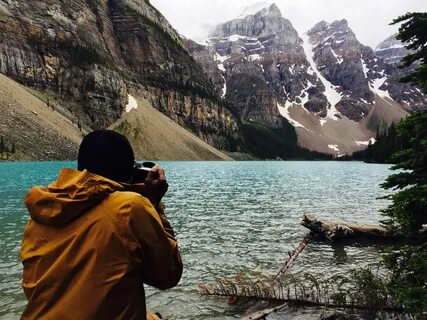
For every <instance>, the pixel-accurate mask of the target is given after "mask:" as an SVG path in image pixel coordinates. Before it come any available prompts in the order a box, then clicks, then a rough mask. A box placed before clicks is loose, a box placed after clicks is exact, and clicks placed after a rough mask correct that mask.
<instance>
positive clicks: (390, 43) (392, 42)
mask: <svg viewBox="0 0 427 320" xmlns="http://www.w3.org/2000/svg"><path fill="white" fill-rule="evenodd" d="M396 36H397V34H394V35H392V36H390V37H388V38H387V39H385V40H384V41H382V42H381V43H379V44H378V45H377V47H376V48H375V56H376V57H378V58H380V59H382V60H383V61H384V62H385V63H388V64H392V65H398V64H399V63H400V61H401V60H402V58H403V57H405V56H406V55H408V54H409V53H411V51H409V50H408V49H406V48H405V46H404V45H403V43H402V42H401V41H400V40H397V39H396Z"/></svg>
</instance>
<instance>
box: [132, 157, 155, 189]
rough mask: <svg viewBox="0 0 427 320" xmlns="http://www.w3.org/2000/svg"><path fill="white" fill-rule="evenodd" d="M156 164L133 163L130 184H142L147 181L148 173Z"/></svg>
mask: <svg viewBox="0 0 427 320" xmlns="http://www.w3.org/2000/svg"><path fill="white" fill-rule="evenodd" d="M155 165H156V164H155V163H154V162H149V161H147V162H143V163H139V162H135V165H134V167H133V176H132V184H136V183H144V181H145V179H147V176H148V173H149V172H150V171H151V168H153V167H154V166H155Z"/></svg>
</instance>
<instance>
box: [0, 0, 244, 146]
mask: <svg viewBox="0 0 427 320" xmlns="http://www.w3.org/2000/svg"><path fill="white" fill-rule="evenodd" d="M0 72H1V73H3V74H5V75H7V76H9V77H11V78H13V79H14V80H16V81H18V82H20V83H22V84H25V85H27V86H30V87H34V88H37V89H41V90H43V91H48V92H51V93H52V94H53V95H55V96H56V97H58V98H59V99H61V100H62V101H64V104H65V105H66V106H67V107H68V109H69V110H70V111H71V112H72V114H73V116H74V117H77V118H78V119H79V121H80V122H81V123H83V124H85V125H87V126H88V127H90V128H91V129H97V128H104V127H108V126H109V125H111V124H112V123H114V122H115V121H116V120H118V119H120V118H121V117H122V115H123V113H124V109H125V106H126V104H127V103H128V94H129V87H131V86H133V85H134V84H136V83H137V84H138V88H139V90H140V91H141V92H142V94H144V95H146V96H147V97H149V98H150V100H151V102H152V103H153V105H154V106H155V107H157V108H158V109H159V110H161V111H162V112H164V113H165V114H167V115H168V116H170V117H171V118H172V119H174V120H175V121H176V122H177V123H179V124H181V125H184V126H185V127H187V128H189V129H190V130H192V131H193V132H195V133H196V134H197V135H198V136H199V137H201V138H203V139H205V140H206V141H209V142H210V143H212V144H213V145H215V146H217V147H220V148H225V149H233V148H234V147H235V144H234V141H236V140H237V139H238V135H239V133H238V123H237V121H236V119H235V118H234V117H233V115H232V114H231V113H230V111H228V110H227V109H226V108H224V107H223V106H222V102H221V101H220V98H219V96H218V95H217V94H216V92H215V88H214V85H213V84H212V82H211V81H210V80H209V79H208V78H207V77H206V75H205V74H204V72H203V70H202V69H201V67H200V66H199V65H198V64H197V63H196V62H195V61H194V59H193V58H192V57H191V56H189V54H188V52H187V51H186V49H185V48H184V46H183V42H182V40H181V38H180V37H179V35H178V34H177V33H176V31H175V30H174V29H173V28H172V27H171V26H170V24H169V23H168V22H167V21H166V19H165V18H164V17H163V16H162V15H161V13H160V12H158V11H157V10H156V9H155V8H154V7H153V6H152V5H151V4H150V3H149V1H148V0H145V1H143V0H73V1H68V2H64V1H60V0H51V1H39V0H36V1H33V0H31V1H30V0H25V1H14V0H11V1H3V2H0Z"/></svg>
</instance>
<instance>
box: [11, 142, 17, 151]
mask: <svg viewBox="0 0 427 320" xmlns="http://www.w3.org/2000/svg"><path fill="white" fill-rule="evenodd" d="M10 153H12V154H15V153H16V148H15V142H14V141H12V147H11V148H10Z"/></svg>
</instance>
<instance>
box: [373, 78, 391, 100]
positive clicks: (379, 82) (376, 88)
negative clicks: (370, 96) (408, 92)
mask: <svg viewBox="0 0 427 320" xmlns="http://www.w3.org/2000/svg"><path fill="white" fill-rule="evenodd" d="M387 80H388V78H387V77H386V76H385V77H383V78H377V79H374V80H372V81H371V82H369V86H370V88H371V91H372V92H373V93H375V94H377V95H379V96H380V97H381V98H383V99H384V98H388V99H390V100H393V98H392V97H391V96H390V94H389V92H388V91H387V90H381V89H380V87H381V86H382V85H383V84H384V83H385V82H386V81H387Z"/></svg>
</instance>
